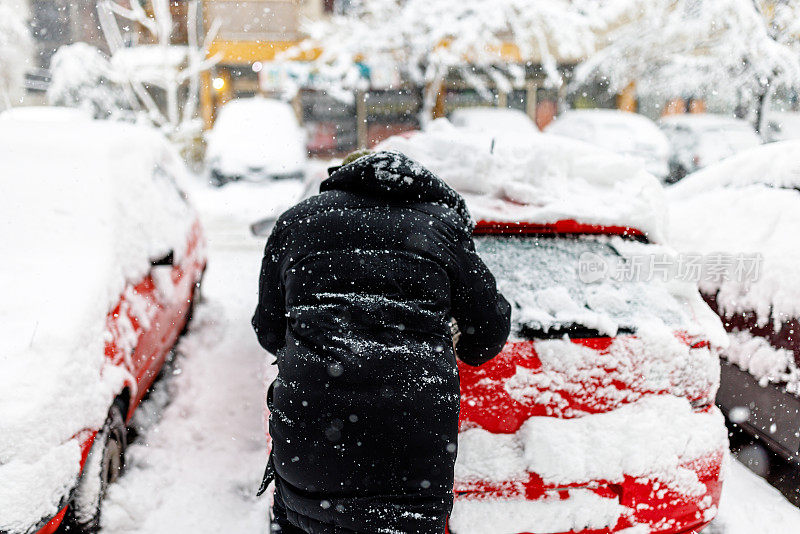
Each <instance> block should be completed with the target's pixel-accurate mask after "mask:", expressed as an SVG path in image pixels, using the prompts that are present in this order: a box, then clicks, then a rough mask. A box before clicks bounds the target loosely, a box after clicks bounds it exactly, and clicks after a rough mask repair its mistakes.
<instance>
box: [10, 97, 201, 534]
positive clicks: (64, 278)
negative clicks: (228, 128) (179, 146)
mask: <svg viewBox="0 0 800 534" xmlns="http://www.w3.org/2000/svg"><path fill="white" fill-rule="evenodd" d="M62 115H63V113H61V114H59V113H58V111H54V120H52V121H48V120H46V119H45V118H44V117H41V116H39V117H37V118H36V120H24V119H17V118H14V117H13V116H10V117H5V118H3V119H0V161H2V162H3V163H2V174H3V188H2V194H0V257H1V258H2V262H0V294H2V296H3V298H2V302H0V532H2V533H4V534H32V533H39V534H51V533H53V532H55V531H56V530H57V529H58V528H59V525H61V524H62V523H65V524H69V525H70V526H71V527H72V529H71V532H81V531H93V530H92V529H93V528H95V527H96V526H97V523H98V521H99V503H100V501H101V499H102V496H103V494H104V492H105V490H106V487H107V485H108V484H109V483H110V482H112V481H113V480H115V479H116V478H117V476H118V475H119V473H120V471H121V469H122V467H123V465H124V452H125V447H126V434H127V433H126V423H127V422H128V421H130V419H131V417H132V415H133V413H134V410H135V409H136V407H137V405H138V403H139V401H140V400H141V399H142V397H143V396H144V394H145V393H146V391H147V389H148V387H149V386H150V385H151V383H152V382H153V381H154V379H155V378H156V376H157V375H158V374H159V372H160V370H161V368H162V366H163V364H164V362H165V359H166V358H167V356H168V354H169V353H170V351H171V350H172V348H173V346H174V344H175V343H176V340H177V339H178V337H179V335H180V334H181V332H182V331H183V329H184V327H185V325H186V323H187V321H188V318H189V316H190V312H191V309H192V304H193V299H194V296H195V293H196V289H197V287H198V285H199V283H200V280H201V277H202V274H203V271H204V268H205V264H206V256H205V239H204V236H203V231H202V228H201V226H200V223H199V221H198V219H197V217H196V215H195V212H194V210H193V209H192V207H191V206H190V205H189V204H188V202H187V199H186V196H185V195H184V193H183V192H182V190H181V189H180V187H179V184H180V183H181V181H184V180H186V179H187V178H188V171H187V170H186V169H185V167H184V165H183V163H182V161H181V160H180V158H179V156H178V155H177V153H176V152H175V151H174V150H173V149H172V147H171V146H170V145H169V144H168V143H167V141H166V140H164V138H163V137H162V136H161V135H160V134H158V133H157V132H154V131H152V130H149V129H144V128H140V127H136V126H133V125H125V124H121V123H115V122H109V121H102V122H101V121H92V120H90V119H80V118H78V117H73V119H71V120H69V121H65V120H62Z"/></svg>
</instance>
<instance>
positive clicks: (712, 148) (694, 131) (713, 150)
mask: <svg viewBox="0 0 800 534" xmlns="http://www.w3.org/2000/svg"><path fill="white" fill-rule="evenodd" d="M659 126H660V127H661V131H662V132H664V134H665V135H666V136H667V139H669V142H670V145H671V147H672V154H671V156H670V159H669V177H668V178H667V182H670V183H675V182H677V181H679V180H681V179H682V178H683V177H684V176H686V175H687V174H690V173H693V172H695V171H697V170H700V169H702V168H703V167H707V166H708V165H712V164H714V163H717V162H718V161H722V160H723V159H725V158H727V157H729V156H732V155H734V154H736V153H738V152H741V151H742V150H747V149H748V148H753V147H756V146H758V145H760V144H761V138H760V137H759V136H758V134H756V132H755V130H754V129H753V126H752V125H751V124H750V123H749V122H747V121H743V120H741V119H736V118H733V117H727V116H725V115H713V114H707V113H687V114H682V115H672V116H670V117H665V118H663V119H661V121H660V122H659Z"/></svg>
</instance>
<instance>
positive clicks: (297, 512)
mask: <svg viewBox="0 0 800 534" xmlns="http://www.w3.org/2000/svg"><path fill="white" fill-rule="evenodd" d="M320 190H321V194H319V195H318V196H315V197H313V198H310V199H308V200H306V201H304V202H301V203H300V204H298V205H297V206H295V207H293V208H291V209H290V210H288V211H287V212H286V213H284V214H283V215H282V216H281V218H280V219H279V220H278V222H277V223H276V226H275V228H274V229H273V232H272V234H271V236H270V238H269V240H268V242H267V246H266V250H265V253H264V261H263V265H262V268H261V278H260V296H259V302H258V307H257V309H256V312H255V316H254V317H253V327H254V328H255V331H256V334H257V336H258V340H259V342H260V343H261V345H262V346H263V347H264V348H265V349H267V350H268V351H269V352H271V353H273V354H274V355H275V356H276V358H277V365H278V377H277V378H276V379H275V381H274V383H273V384H272V386H271V387H270V392H269V395H268V407H269V410H270V418H269V432H270V435H271V437H272V452H271V455H270V461H269V463H268V466H267V473H265V477H264V484H263V485H262V492H263V491H264V490H265V489H266V486H267V484H268V483H269V482H270V480H272V479H273V478H274V479H275V500H274V506H273V515H274V525H273V528H274V529H275V530H276V531H278V532H284V533H293V532H304V533H308V534H328V533H337V534H338V533H368V532H369V533H371V532H375V533H403V534H431V533H443V532H444V530H445V523H446V520H447V516H448V514H449V513H450V510H451V509H452V503H453V495H452V490H453V468H454V463H455V458H456V450H457V436H458V414H459V379H458V368H457V366H456V351H457V353H458V357H459V358H460V359H461V360H462V361H464V362H465V363H467V364H469V365H475V366H477V365H481V364H483V363H485V362H486V361H488V360H490V359H491V358H493V357H494V356H495V355H497V354H498V353H499V352H500V350H501V349H502V347H503V345H504V344H505V341H506V339H507V337H508V334H509V327H510V326H509V323H510V306H509V304H508V302H506V300H505V299H504V298H503V297H502V295H500V294H499V293H498V291H497V286H496V283H495V280H494V277H493V276H492V274H491V273H490V272H489V271H488V269H487V268H486V266H485V265H484V264H483V262H482V261H481V259H480V258H479V257H478V255H477V254H476V252H475V247H474V244H473V241H472V236H471V231H472V228H473V222H472V219H471V217H470V215H469V213H468V211H467V208H466V205H465V203H464V200H463V199H462V198H461V196H460V195H458V194H457V193H456V192H455V191H453V190H452V189H451V188H450V187H448V186H447V185H446V184H445V183H444V182H443V181H442V180H440V179H439V178H437V177H436V176H434V175H433V174H432V173H431V172H429V171H428V170H426V169H424V168H423V167H422V166H421V165H419V164H418V163H416V162H414V161H412V160H410V159H409V158H407V157H405V156H404V155H402V154H400V153H396V152H379V153H375V154H371V155H368V156H365V157H361V158H359V159H357V160H356V161H354V162H352V163H350V164H347V165H345V166H343V167H340V168H338V169H332V172H331V175H330V177H329V178H328V179H327V180H326V181H325V182H323V183H322V185H321V187H320ZM452 319H454V320H455V323H456V324H457V326H458V329H459V331H460V338H459V340H458V344H457V346H456V348H455V350H454V346H453V345H454V343H453V336H452V331H451V320H452Z"/></svg>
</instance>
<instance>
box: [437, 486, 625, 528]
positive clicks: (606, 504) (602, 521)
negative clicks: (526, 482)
mask: <svg viewBox="0 0 800 534" xmlns="http://www.w3.org/2000/svg"><path fill="white" fill-rule="evenodd" d="M624 512H625V507H624V506H622V505H621V504H620V503H619V501H618V500H617V499H607V498H604V497H601V496H599V495H597V494H596V493H594V492H592V491H590V490H581V489H575V490H569V498H568V500H564V499H561V498H560V497H558V496H556V497H549V498H546V499H541V500H536V501H529V500H525V499H505V500H492V501H486V500H477V499H471V500H470V499H457V500H456V502H455V504H454V505H453V513H452V515H451V517H450V525H449V526H450V531H451V532H453V534H513V533H517V532H537V533H541V534H544V533H547V532H570V531H573V530H574V529H575V528H578V529H580V528H588V529H601V528H604V527H609V526H611V527H613V526H614V525H615V524H616V523H617V521H618V520H619V518H620V517H621V516H622V514H623V513H624Z"/></svg>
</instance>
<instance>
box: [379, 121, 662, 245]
mask: <svg viewBox="0 0 800 534" xmlns="http://www.w3.org/2000/svg"><path fill="white" fill-rule="evenodd" d="M377 150H396V151H398V152H402V153H403V154H405V155H407V156H408V157H410V158H412V159H414V160H416V161H418V162H419V163H421V164H422V165H424V166H425V167H427V168H428V169H429V170H431V171H432V172H433V173H434V174H436V175H437V176H439V177H440V178H442V179H443V180H445V181H446V182H447V183H449V184H450V185H451V186H452V187H453V188H454V189H456V190H457V191H458V192H459V193H462V194H463V195H464V197H465V199H466V200H467V204H468V206H469V208H470V211H471V212H472V215H473V216H474V218H475V219H476V220H486V221H521V222H535V223H540V224H545V223H554V222H557V221H560V220H576V221H578V222H581V223H586V224H594V225H608V226H627V227H631V228H636V229H638V230H640V231H642V232H644V233H645V234H646V235H647V237H648V239H650V240H651V241H653V242H663V240H664V225H665V221H666V219H665V217H666V215H665V211H664V204H665V202H664V197H663V192H662V189H661V186H660V185H659V183H658V180H656V179H655V177H653V176H652V175H650V174H648V173H647V172H646V171H645V170H644V169H643V168H642V166H641V164H638V163H636V162H633V161H631V160H629V159H626V158H624V157H622V156H618V155H615V154H612V153H609V152H607V151H604V150H602V149H599V148H596V147H593V146H591V145H588V144H585V143H582V142H580V141H575V140H571V139H564V138H560V137H557V136H551V135H544V134H543V135H498V136H492V135H488V134H485V133H480V132H474V131H469V130H465V129H458V128H455V127H454V126H452V125H451V124H450V123H449V122H448V121H447V120H445V119H440V120H437V121H434V122H433V123H432V124H431V125H430V126H429V128H428V129H427V130H426V131H424V132H422V133H419V134H416V135H412V136H397V137H392V138H390V139H387V140H386V141H384V142H383V143H381V144H380V145H379V146H378V147H377Z"/></svg>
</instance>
